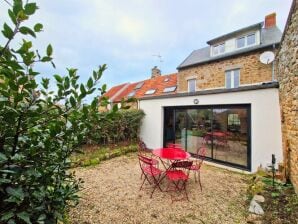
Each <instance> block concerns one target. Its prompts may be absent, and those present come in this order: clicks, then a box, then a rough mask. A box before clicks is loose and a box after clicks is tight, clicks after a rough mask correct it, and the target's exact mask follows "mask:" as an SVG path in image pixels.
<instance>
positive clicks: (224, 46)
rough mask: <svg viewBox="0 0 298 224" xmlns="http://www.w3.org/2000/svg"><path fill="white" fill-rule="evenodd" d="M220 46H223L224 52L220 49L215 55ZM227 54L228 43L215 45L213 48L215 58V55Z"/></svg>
mask: <svg viewBox="0 0 298 224" xmlns="http://www.w3.org/2000/svg"><path fill="white" fill-rule="evenodd" d="M219 46H223V49H224V50H223V52H220V50H219V48H218V49H217V50H218V52H217V53H215V49H216V48H217V47H219ZM225 52H226V42H222V43H219V44H216V45H213V47H212V55H213V56H215V55H220V54H224V53H225Z"/></svg>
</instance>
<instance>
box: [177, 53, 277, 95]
mask: <svg viewBox="0 0 298 224" xmlns="http://www.w3.org/2000/svg"><path fill="white" fill-rule="evenodd" d="M266 50H271V51H272V50H273V49H272V48H267V49H266ZM263 52H264V49H262V50H261V51H257V52H249V53H246V54H244V55H240V56H237V57H234V58H228V59H224V60H221V61H216V62H210V63H206V64H203V65H198V66H194V67H189V68H185V69H181V70H179V75H178V92H187V91H188V83H187V81H188V80H189V79H193V78H195V79H196V80H197V81H196V89H197V90H207V89H217V88H225V76H224V74H225V72H226V71H227V70H232V69H240V84H241V85H242V86H245V85H252V84H257V83H262V82H270V81H272V65H265V64H262V63H261V62H260V59H259V58H260V55H261V53H263ZM260 74H261V75H260Z"/></svg>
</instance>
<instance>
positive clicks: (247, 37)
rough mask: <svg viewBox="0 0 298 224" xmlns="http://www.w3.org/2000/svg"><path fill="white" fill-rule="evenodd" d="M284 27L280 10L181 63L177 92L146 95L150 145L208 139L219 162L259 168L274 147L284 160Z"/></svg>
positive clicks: (187, 144)
mask: <svg viewBox="0 0 298 224" xmlns="http://www.w3.org/2000/svg"><path fill="white" fill-rule="evenodd" d="M281 36H282V33H281V31H280V30H279V28H278V27H277V26H276V14H275V13H273V14H270V15H268V16H266V17H265V21H264V22H260V23H257V24H253V25H250V26H247V27H244V28H241V29H239V30H236V31H233V32H231V33H228V34H225V35H221V36H219V37H216V38H214V39H212V40H209V41H207V46H206V47H204V48H202V49H198V50H195V51H193V52H192V53H191V54H190V55H189V56H188V57H186V59H185V60H184V61H183V62H182V63H181V64H180V65H179V66H178V68H177V69H178V74H177V93H175V94H171V95H160V96H152V97H141V98H139V108H141V109H142V110H144V112H145V114H146V116H145V118H144V121H143V124H142V127H141V137H142V139H143V140H144V141H145V142H146V144H147V145H148V147H149V148H158V147H162V146H165V145H167V143H169V142H175V143H180V144H182V145H183V147H184V148H185V149H186V150H187V151H188V152H190V153H195V152H196V149H197V148H198V147H199V146H201V145H202V144H206V145H207V148H208V150H207V157H208V160H209V161H211V162H212V163H215V164H219V165H224V166H229V167H234V168H237V169H242V170H245V171H248V172H254V171H256V170H257V168H258V167H259V166H262V167H267V166H268V165H269V164H270V163H271V158H272V154H274V155H275V156H276V159H277V162H280V161H282V159H283V156H282V151H281V147H282V138H281V122H280V121H281V117H280V106H279V93H278V82H277V81H276V75H275V73H276V71H275V70H276V69H275V67H274V64H272V63H271V64H263V63H261V62H260V55H261V54H262V53H263V52H265V51H271V52H276V50H277V49H278V47H279V44H280V40H281Z"/></svg>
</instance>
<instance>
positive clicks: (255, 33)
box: [235, 32, 257, 49]
mask: <svg viewBox="0 0 298 224" xmlns="http://www.w3.org/2000/svg"><path fill="white" fill-rule="evenodd" d="M252 35H254V36H255V42H254V43H253V44H248V43H247V41H248V36H252ZM241 38H244V46H243V47H238V45H237V42H238V40H239V39H241ZM256 44H257V32H252V33H248V34H245V35H242V36H239V37H237V38H236V40H235V46H236V49H243V48H246V47H251V46H254V45H256Z"/></svg>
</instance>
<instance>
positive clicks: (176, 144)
mask: <svg viewBox="0 0 298 224" xmlns="http://www.w3.org/2000/svg"><path fill="white" fill-rule="evenodd" d="M167 148H174V149H183V148H182V145H181V144H178V143H168V144H167Z"/></svg>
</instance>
